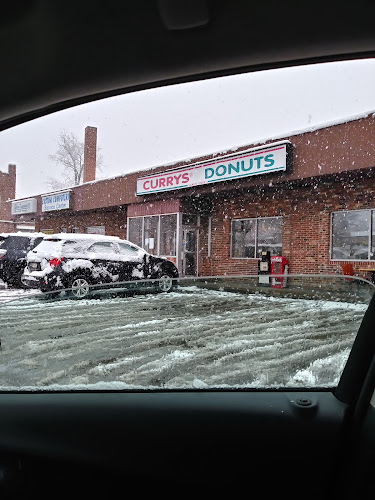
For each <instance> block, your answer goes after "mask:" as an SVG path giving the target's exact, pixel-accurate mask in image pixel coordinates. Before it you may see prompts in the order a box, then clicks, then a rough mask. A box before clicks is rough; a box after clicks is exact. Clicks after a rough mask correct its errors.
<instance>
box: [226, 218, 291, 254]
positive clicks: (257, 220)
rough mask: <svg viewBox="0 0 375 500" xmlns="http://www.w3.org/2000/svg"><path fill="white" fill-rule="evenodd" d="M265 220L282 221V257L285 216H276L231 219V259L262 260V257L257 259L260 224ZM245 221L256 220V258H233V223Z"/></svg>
mask: <svg viewBox="0 0 375 500" xmlns="http://www.w3.org/2000/svg"><path fill="white" fill-rule="evenodd" d="M265 219H281V253H280V255H282V248H283V241H282V240H283V216H282V215H275V216H266V217H243V218H233V219H231V226H230V258H231V259H236V260H244V259H246V260H260V257H257V255H256V254H257V248H258V223H259V221H260V220H265ZM245 220H254V221H255V240H254V241H255V242H254V248H255V256H254V257H234V256H233V222H235V221H236V222H237V221H245Z"/></svg>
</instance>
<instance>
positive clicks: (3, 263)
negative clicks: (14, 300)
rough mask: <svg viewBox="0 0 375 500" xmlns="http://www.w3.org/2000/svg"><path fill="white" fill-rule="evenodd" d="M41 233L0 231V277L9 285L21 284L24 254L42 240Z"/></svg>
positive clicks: (24, 262) (24, 261) (17, 285)
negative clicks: (0, 232)
mask: <svg viewBox="0 0 375 500" xmlns="http://www.w3.org/2000/svg"><path fill="white" fill-rule="evenodd" d="M44 236H45V234H43V233H32V232H31V233H25V232H21V231H19V232H15V233H2V234H1V235H0V279H1V280H2V281H4V283H7V284H8V285H9V286H16V287H19V286H22V282H21V278H22V273H23V270H24V268H25V265H26V255H27V252H29V251H30V250H31V249H33V248H35V247H36V246H37V245H38V244H39V243H40V242H41V241H42V240H43V237H44Z"/></svg>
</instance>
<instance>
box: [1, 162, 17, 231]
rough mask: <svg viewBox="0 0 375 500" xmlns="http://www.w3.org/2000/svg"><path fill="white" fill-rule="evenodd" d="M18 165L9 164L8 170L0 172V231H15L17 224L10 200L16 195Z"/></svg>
mask: <svg viewBox="0 0 375 500" xmlns="http://www.w3.org/2000/svg"><path fill="white" fill-rule="evenodd" d="M16 170H17V168H16V165H13V164H9V165H8V172H0V233H9V232H11V231H14V229H15V224H14V222H13V220H12V219H13V217H12V213H11V205H10V204H9V203H7V201H8V200H13V199H14V197H15V196H16Z"/></svg>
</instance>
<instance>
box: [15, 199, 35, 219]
mask: <svg viewBox="0 0 375 500" xmlns="http://www.w3.org/2000/svg"><path fill="white" fill-rule="evenodd" d="M34 212H36V198H28V199H27V200H20V201H12V215H21V214H32V213H34Z"/></svg>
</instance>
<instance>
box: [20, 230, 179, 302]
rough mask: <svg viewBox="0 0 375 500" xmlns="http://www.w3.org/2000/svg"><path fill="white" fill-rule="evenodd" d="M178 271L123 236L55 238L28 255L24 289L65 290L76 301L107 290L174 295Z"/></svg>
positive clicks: (167, 262)
mask: <svg viewBox="0 0 375 500" xmlns="http://www.w3.org/2000/svg"><path fill="white" fill-rule="evenodd" d="M178 276H179V274H178V270H177V267H176V266H175V265H174V263H173V262H171V261H170V260H168V259H166V258H163V257H158V256H155V255H152V254H150V253H148V252H146V251H145V250H144V249H143V248H140V247H138V246H137V245H135V244H134V243H131V242H129V241H127V240H122V239H121V238H119V237H117V236H98V235H96V234H74V233H73V234H67V233H61V234H52V235H49V236H48V237H46V238H44V240H43V241H42V242H41V243H40V244H39V245H38V246H37V247H35V248H34V249H33V250H31V251H30V252H29V253H28V254H27V266H26V267H25V270H24V273H23V276H22V283H23V284H24V285H25V286H27V287H30V288H39V289H40V290H41V291H42V292H45V293H53V294H56V295H57V294H59V292H60V291H62V290H65V291H66V293H67V294H68V295H69V296H72V297H75V298H84V297H87V296H88V295H89V294H90V293H92V292H93V291H97V290H102V289H111V290H112V289H116V288H117V289H118V288H130V289H134V288H153V289H154V290H155V291H162V292H169V291H171V290H173V288H175V287H176V285H177V278H178Z"/></svg>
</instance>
